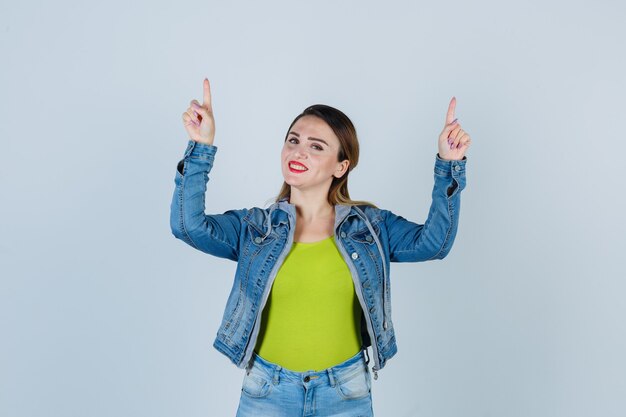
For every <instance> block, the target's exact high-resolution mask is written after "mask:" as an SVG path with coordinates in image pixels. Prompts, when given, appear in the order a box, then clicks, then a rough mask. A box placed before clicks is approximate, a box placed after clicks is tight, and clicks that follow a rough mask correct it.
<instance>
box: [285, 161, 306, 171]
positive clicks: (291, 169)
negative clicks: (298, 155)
mask: <svg viewBox="0 0 626 417" xmlns="http://www.w3.org/2000/svg"><path fill="white" fill-rule="evenodd" d="M292 164H293V165H297V166H301V167H304V168H306V167H305V166H304V165H302V164H298V163H295V162H289V163H288V164H287V167H289V171H291V172H293V173H295V174H301V173H303V172H306V171H308V168H306V169H294V168H292V167H291V165H292Z"/></svg>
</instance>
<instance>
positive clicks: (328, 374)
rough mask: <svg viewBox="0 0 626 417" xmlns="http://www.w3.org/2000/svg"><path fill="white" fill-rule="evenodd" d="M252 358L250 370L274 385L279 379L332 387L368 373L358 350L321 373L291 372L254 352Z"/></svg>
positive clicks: (363, 358)
mask: <svg viewBox="0 0 626 417" xmlns="http://www.w3.org/2000/svg"><path fill="white" fill-rule="evenodd" d="M253 358H254V359H253V362H252V366H251V369H256V370H257V372H262V373H263V374H265V375H266V376H267V377H268V378H270V379H272V380H273V382H274V384H277V383H278V382H279V380H280V379H283V380H285V381H290V382H292V383H301V384H302V385H307V386H309V387H310V386H312V385H319V384H330V385H331V386H334V385H335V383H337V382H339V383H341V382H342V381H343V380H348V379H350V378H351V377H352V376H354V374H355V373H357V372H369V368H368V367H367V363H366V361H365V353H364V351H363V350H359V351H358V352H357V353H356V354H355V355H354V356H352V357H350V358H348V359H346V360H345V361H343V362H341V363H339V364H337V365H335V366H331V367H330V368H326V369H323V370H321V371H314V370H308V371H304V372H297V371H293V370H291V369H287V368H283V367H282V366H280V365H278V364H276V363H273V362H270V361H268V360H266V359H263V358H262V357H261V356H259V355H258V354H257V353H256V352H254V353H253ZM248 372H249V371H248Z"/></svg>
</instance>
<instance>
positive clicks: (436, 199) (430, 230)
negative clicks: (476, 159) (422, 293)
mask: <svg viewBox="0 0 626 417" xmlns="http://www.w3.org/2000/svg"><path fill="white" fill-rule="evenodd" d="M466 162H467V157H466V156H465V157H463V159H461V160H451V161H446V160H443V159H441V158H440V157H439V154H437V155H436V159H435V169H434V171H435V172H434V176H435V185H434V187H433V192H432V203H431V205H430V210H429V212H428V218H427V219H426V223H424V224H418V223H413V222H411V221H409V220H407V219H405V218H404V217H402V216H398V215H396V214H394V213H392V212H391V211H389V210H382V214H383V215H382V217H383V219H384V224H385V226H386V227H387V234H388V236H389V256H390V261H391V262H422V261H428V260H432V259H443V258H445V257H446V255H447V254H448V253H449V252H450V249H451V248H452V243H453V242H454V238H455V236H456V231H457V227H458V223H459V210H460V208H461V194H460V193H461V191H462V190H463V189H464V188H465V164H466Z"/></svg>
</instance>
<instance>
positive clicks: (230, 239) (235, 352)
mask: <svg viewBox="0 0 626 417" xmlns="http://www.w3.org/2000/svg"><path fill="white" fill-rule="evenodd" d="M216 152H217V147H216V146H215V145H206V144H202V143H198V142H195V141H193V140H189V142H188V144H187V149H186V150H185V153H184V157H183V159H182V160H180V161H179V162H178V165H177V169H176V175H175V179H174V183H175V189H174V193H173V196H172V202H171V207H170V208H171V210H170V227H171V230H172V234H173V235H174V236H175V237H176V238H178V239H180V240H182V241H184V242H185V243H187V244H189V245H191V246H192V247H194V248H195V249H197V250H199V251H202V252H204V253H207V254H210V255H213V256H218V257H221V258H226V259H230V260H232V261H236V262H237V270H236V272H235V277H234V279H233V281H232V282H233V284H232V288H231V291H230V295H229V296H228V300H227V302H226V307H225V309H224V314H223V317H222V322H221V324H220V326H219V329H218V331H217V335H216V337H215V341H214V342H213V346H214V347H215V348H216V349H217V350H218V351H220V352H221V353H223V354H224V355H226V356H227V357H228V358H229V359H230V360H231V361H232V362H233V363H234V364H235V365H237V366H238V367H239V368H245V367H246V366H247V365H248V364H249V363H250V361H251V360H252V355H253V349H254V346H255V343H256V339H257V336H258V333H259V328H260V318H261V313H262V311H263V307H264V306H265V303H266V301H267V298H268V295H269V291H270V289H271V287H272V282H273V280H274V278H275V277H276V274H277V272H278V269H279V268H280V266H281V265H282V262H283V261H284V259H285V257H286V256H287V254H288V253H289V251H290V250H291V247H292V245H293V238H294V232H295V225H296V207H295V205H293V204H290V203H289V201H288V200H287V199H282V200H280V201H277V202H275V203H273V204H272V205H271V206H270V207H267V208H260V207H252V208H243V209H233V210H228V211H225V212H224V213H216V214H206V213H205V196H206V190H207V183H208V180H209V172H210V171H211V168H212V167H213V162H214V159H215V154H216ZM466 162H467V157H464V158H463V159H462V160H458V161H457V160H454V161H444V160H443V159H441V158H439V155H437V156H436V157H435V165H434V186H433V191H432V203H431V205H430V210H429V212H428V218H427V219H426V221H425V223H424V224H419V223H415V222H412V221H410V220H407V219H405V218H404V217H402V216H399V215H397V214H394V213H392V212H391V211H389V210H385V209H380V208H375V207H371V206H367V205H358V206H357V205H343V204H338V205H336V206H335V224H334V235H335V236H334V239H335V243H336V245H337V248H338V249H339V251H340V252H341V254H342V256H343V258H344V260H345V261H346V264H347V265H348V268H349V269H350V273H351V275H352V279H353V281H354V287H355V291H356V295H357V297H358V299H359V303H360V305H361V308H362V310H363V318H364V319H363V320H361V322H362V328H361V336H362V340H363V342H364V345H365V346H366V347H367V346H372V352H373V353H372V359H373V360H374V366H373V368H372V370H373V371H374V379H376V378H377V372H376V371H377V370H379V369H382V368H383V367H384V366H385V364H386V362H387V360H389V359H390V358H391V357H393V356H394V355H395V354H396V352H397V345H396V338H395V333H394V326H393V321H392V317H391V314H392V310H391V291H390V283H391V282H390V278H389V276H390V274H389V266H390V262H423V261H429V260H435V259H443V258H444V257H445V256H446V255H447V254H448V253H449V252H450V250H451V248H452V244H453V242H454V239H455V236H456V232H457V228H458V222H459V212H460V207H461V197H460V193H461V191H462V190H463V189H464V188H465V164H466ZM233 186H236V184H233ZM402 192H403V193H406V192H410V191H409V190H402ZM209 196H210V197H209V198H210V199H211V198H213V197H212V196H211V195H210V194H209ZM209 274H210V272H209ZM212 278H214V277H212ZM214 279H217V278H214ZM220 279H224V278H223V277H222V278H220Z"/></svg>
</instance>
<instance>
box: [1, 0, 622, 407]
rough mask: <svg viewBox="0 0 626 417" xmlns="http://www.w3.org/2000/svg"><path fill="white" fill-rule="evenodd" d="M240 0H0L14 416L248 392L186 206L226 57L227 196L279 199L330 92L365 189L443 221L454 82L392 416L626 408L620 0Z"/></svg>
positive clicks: (210, 196)
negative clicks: (200, 125)
mask: <svg viewBox="0 0 626 417" xmlns="http://www.w3.org/2000/svg"><path fill="white" fill-rule="evenodd" d="M225 3H226V2H217V1H214V2H193V1H191V2H184V3H180V2H179V3H174V2H170V3H165V2H160V3H159V2H157V3H155V2H149V1H141V2H134V3H127V2H121V1H117V2H115V1H114V2H90V3H86V2H68V1H62V2H54V3H51V2H10V3H9V2H2V4H1V6H0V30H1V33H2V36H0V48H1V50H0V52H1V56H2V66H1V69H0V82H1V94H0V95H1V97H2V100H1V104H0V117H1V120H0V138H1V141H2V142H1V146H2V148H1V152H0V180H1V184H0V186H1V190H2V196H3V197H2V204H1V205H0V210H1V212H0V214H1V216H0V222H1V223H0V227H1V229H0V232H1V235H2V239H0V262H1V263H0V268H1V269H0V271H1V280H0V337H1V340H0V415H2V416H6V417H31V416H38V417H39V416H41V417H43V416H46V417H57V416H58V417H61V416H64V417H65V416H77V417H78V416H80V417H84V416H90V417H100V416H151V417H162V416H163V417H166V416H167V417H177V416H186V417H196V416H197V417H200V416H209V415H210V416H214V415H215V416H217V415H220V416H221V415H224V416H228V415H234V413H235V410H236V407H237V402H238V399H239V394H240V386H241V380H242V378H243V371H242V370H240V369H238V368H236V367H235V366H234V365H232V364H231V363H230V362H229V361H228V359H227V358H226V357H224V356H222V355H221V354H220V353H219V352H218V351H216V350H215V349H213V347H212V342H213V338H214V336H215V332H216V331H217V327H218V325H219V322H220V320H221V315H222V312H223V308H224V306H225V303H226V299H227V296H228V292H229V290H230V286H231V283H232V277H233V275H234V272H235V267H236V264H235V263H233V262H231V261H228V260H224V259H218V258H213V257H210V256H208V255H205V254H203V253H201V252H198V251H196V250H194V249H193V248H191V247H190V246H187V245H185V244H184V243H183V242H182V241H179V240H176V239H175V238H174V237H173V236H172V234H171V232H170V229H169V205H170V199H171V195H172V192H173V189H174V174H175V166H176V163H177V162H178V161H179V160H180V158H181V157H182V155H183V152H184V149H185V146H186V143H187V140H188V137H187V135H186V132H185V131H184V128H183V125H182V120H181V114H182V112H183V111H185V109H186V108H187V106H188V105H189V101H190V100H192V99H194V98H195V99H199V100H202V80H203V78H204V77H205V76H206V77H208V78H209V80H210V81H211V83H212V87H213V106H214V112H215V119H216V139H215V144H216V145H217V146H218V148H219V149H218V153H217V155H216V160H215V165H214V168H213V171H212V174H211V175H210V181H209V191H208V193H207V213H221V212H223V211H225V210H227V209H231V208H242V207H251V206H265V205H267V204H268V201H269V200H270V199H271V198H272V197H273V196H274V195H275V194H276V193H277V192H278V190H279V187H280V185H281V182H282V175H281V171H280V162H279V156H280V149H281V146H282V141H283V138H284V134H285V132H286V129H287V127H288V126H289V123H290V122H291V120H292V119H293V118H294V117H295V116H296V115H297V114H298V113H299V112H300V111H301V110H302V109H304V108H305V107H306V106H308V105H310V104H314V103H325V104H329V105H332V106H334V107H337V108H339V109H341V110H343V111H344V112H345V113H346V114H347V115H348V116H349V117H350V118H351V119H352V121H353V122H354V123H355V125H356V127H357V131H358V134H359V137H360V141H361V151H362V159H361V161H360V164H359V166H358V168H357V169H356V170H355V171H354V172H353V173H352V175H351V179H350V192H351V195H352V197H353V198H356V199H368V200H371V201H373V202H375V203H377V204H378V205H379V206H381V207H383V208H386V209H389V210H392V211H394V212H396V213H398V214H401V215H403V216H405V217H407V218H408V219H410V220H413V221H416V222H419V223H423V222H424V221H425V219H426V215H427V213H428V208H429V205H430V201H431V200H430V193H431V191H432V185H433V165H434V161H435V153H436V152H437V137H438V135H439V133H440V131H441V129H442V128H443V123H444V118H445V112H446V109H447V105H448V102H449V100H450V98H451V97H452V96H456V97H457V100H458V105H457V112H456V115H457V116H458V117H459V120H460V122H461V125H462V127H463V128H464V129H465V130H466V131H467V132H468V133H469V134H470V135H471V137H472V142H473V143H472V146H471V147H470V149H469V150H468V152H467V156H468V162H467V188H466V189H465V190H464V191H463V193H462V209H461V218H460V225H459V231H458V235H457V238H456V241H455V244H454V247H453V249H452V252H451V253H450V255H449V256H448V257H447V258H446V259H445V260H444V261H434V262H426V263H418V264H393V265H392V269H391V277H392V301H393V304H392V305H393V317H394V323H395V325H396V331H397V341H398V349H399V350H398V353H397V355H396V356H395V357H394V358H393V359H392V360H390V361H389V363H388V364H387V366H386V367H385V369H383V370H382V371H381V372H380V378H379V379H378V381H374V383H373V394H372V396H373V400H374V410H375V412H376V415H377V416H438V417H447V416H450V417H453V416H454V417H457V416H465V417H474V416H476V417H478V416H481V417H488V416H492V417H496V416H507V417H508V416H510V417H516V416H534V417H540V416H567V417H574V416H600V415H601V416H605V417H610V416H624V415H626V397H625V396H624V392H626V382H625V380H624V374H626V360H625V359H624V352H625V351H626V329H625V327H626V325H625V320H624V317H625V314H626V307H624V304H623V303H622V301H623V298H624V293H625V290H626V284H625V283H624V280H623V278H624V275H625V274H624V272H623V267H622V264H621V262H622V260H623V255H622V253H621V252H622V250H620V249H623V248H624V239H623V236H624V233H625V232H626V230H625V227H624V223H625V222H624V219H623V214H624V209H625V207H624V198H623V195H622V193H623V171H624V168H623V162H624V158H623V156H624V151H625V146H624V139H623V136H624V134H623V133H624V124H623V120H624V118H623V113H624V111H623V110H624V108H623V107H624V106H623V102H624V92H625V88H624V87H625V85H624V84H625V82H624V77H623V74H624V72H625V71H626V65H625V62H624V55H623V49H621V47H623V39H624V37H625V36H624V35H625V30H624V26H623V21H624V16H625V13H624V12H625V10H624V6H623V4H622V3H620V2H618V1H602V2H595V4H594V5H593V6H592V5H591V2H590V1H589V2H582V1H569V2H545V1H524V2H521V1H517V2H497V1H491V2H489V1H480V2H461V1H448V2H429V3H421V2H397V1H396V2H386V3H385V4H384V5H383V4H382V2H380V3H378V2H376V3H374V2H372V3H366V2H363V1H350V2H338V1H318V2H295V1H292V2H287V1H284V2H267V1H265V2H251V1H250V2H245V3H244V2H237V3H235V2H231V3H229V4H225Z"/></svg>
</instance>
